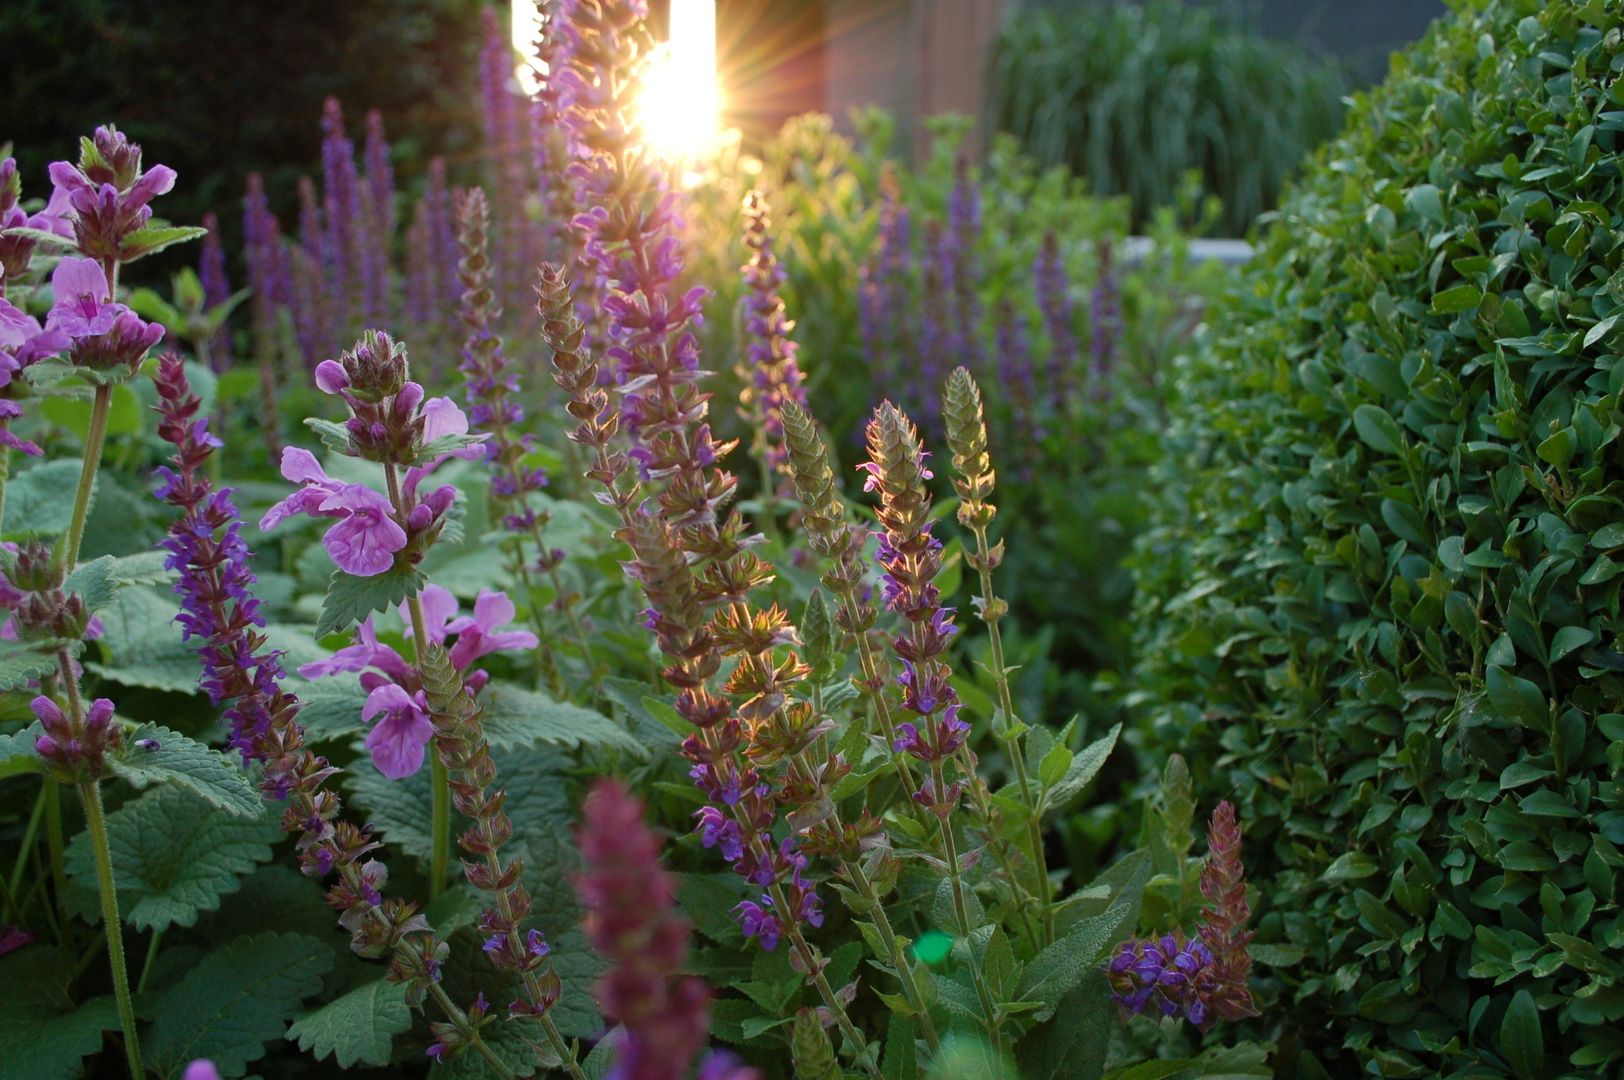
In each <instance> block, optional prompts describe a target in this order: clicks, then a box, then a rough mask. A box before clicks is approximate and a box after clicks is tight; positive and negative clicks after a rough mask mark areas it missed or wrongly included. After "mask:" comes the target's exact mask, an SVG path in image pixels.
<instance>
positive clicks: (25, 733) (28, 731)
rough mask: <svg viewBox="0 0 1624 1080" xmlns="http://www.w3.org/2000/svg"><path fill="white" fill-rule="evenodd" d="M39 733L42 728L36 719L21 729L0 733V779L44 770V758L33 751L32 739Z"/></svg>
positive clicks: (36, 737) (37, 736)
mask: <svg viewBox="0 0 1624 1080" xmlns="http://www.w3.org/2000/svg"><path fill="white" fill-rule="evenodd" d="M41 734H42V729H41V728H40V726H39V722H38V721H37V720H36V721H35V722H34V723H32V724H29V725H28V726H27V727H25V728H23V729H22V730H21V731H13V732H12V733H11V734H9V735H0V780H4V779H5V778H6V777H8V776H21V775H22V774H23V773H37V772H44V771H45V762H44V760H43V759H41V758H40V756H39V754H37V753H36V752H35V751H34V740H35V739H38V738H39V737H40V735H41Z"/></svg>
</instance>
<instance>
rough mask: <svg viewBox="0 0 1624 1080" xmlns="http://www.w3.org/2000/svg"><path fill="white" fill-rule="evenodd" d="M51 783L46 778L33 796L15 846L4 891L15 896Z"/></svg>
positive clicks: (43, 812)
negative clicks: (14, 860)
mask: <svg viewBox="0 0 1624 1080" xmlns="http://www.w3.org/2000/svg"><path fill="white" fill-rule="evenodd" d="M51 783H52V781H51V779H50V777H46V778H45V780H44V781H43V782H42V783H41V784H40V788H39V794H38V795H36V796H34V809H33V810H32V811H30V812H29V815H28V825H27V826H26V827H25V828H24V829H23V840H22V843H21V844H19V845H18V846H17V861H16V862H15V863H13V864H12V867H11V880H10V881H8V882H7V883H6V891H7V892H9V893H10V894H11V895H12V896H16V895H17V892H18V890H20V889H21V888H22V887H23V871H24V870H26V869H27V868H28V857H29V856H30V855H32V854H33V853H34V840H35V838H36V837H38V836H39V826H40V822H42V821H44V820H45V789H46V788H47V787H48V786H50V784H51ZM22 915H23V913H22V908H20V907H19V908H18V909H17V912H16V916H15V917H16V919H17V921H18V922H19V923H20V922H22Z"/></svg>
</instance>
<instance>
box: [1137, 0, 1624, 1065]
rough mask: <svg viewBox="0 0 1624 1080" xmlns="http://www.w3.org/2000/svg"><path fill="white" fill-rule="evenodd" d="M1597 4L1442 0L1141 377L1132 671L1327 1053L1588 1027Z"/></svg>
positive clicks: (1416, 1052) (1558, 1034) (1601, 472)
mask: <svg viewBox="0 0 1624 1080" xmlns="http://www.w3.org/2000/svg"><path fill="white" fill-rule="evenodd" d="M1621 34H1624V26H1621V16H1620V13H1619V8H1618V7H1617V5H1615V4H1612V3H1604V2H1603V0H1588V2H1585V3H1581V2H1579V0H1549V2H1546V0H1485V2H1481V3H1459V4H1457V5H1456V10H1455V11H1454V13H1453V14H1452V15H1451V16H1450V17H1448V18H1446V19H1445V20H1443V21H1442V22H1441V23H1440V24H1438V25H1436V26H1435V27H1434V28H1433V30H1432V32H1431V33H1430V34H1429V36H1428V37H1427V38H1426V39H1425V40H1424V41H1423V42H1422V43H1420V44H1419V45H1418V46H1416V47H1415V48H1414V49H1413V50H1412V51H1410V52H1409V53H1408V54H1406V55H1402V56H1400V57H1398V58H1397V59H1396V60H1395V61H1394V62H1393V67H1392V72H1391V76H1390V77H1389V79H1388V81H1387V82H1386V83H1385V84H1384V85H1382V86H1381V87H1379V88H1378V89H1376V90H1374V91H1373V92H1371V93H1370V94H1369V95H1359V96H1357V97H1356V99H1355V103H1354V106H1353V108H1352V112H1351V115H1350V119H1349V124H1348V126H1347V129H1346V131H1345V132H1344V134H1342V135H1341V136H1340V137H1339V138H1338V139H1337V140H1336V141H1334V142H1333V143H1331V144H1330V145H1328V146H1327V147H1325V148H1323V149H1322V150H1321V151H1320V152H1319V154H1318V156H1317V157H1316V158H1315V160H1314V162H1313V164H1312V167H1311V168H1310V170H1309V171H1308V174H1307V176H1306V177H1305V178H1304V179H1303V181H1302V182H1301V185H1300V187H1299V189H1298V190H1295V191H1293V192H1291V193H1290V194H1289V196H1288V197H1287V198H1286V200H1285V202H1284V205H1283V207H1282V210H1281V214H1280V220H1279V222H1278V223H1277V224H1276V225H1274V226H1273V227H1272V228H1271V229H1270V230H1269V231H1268V233H1267V235H1266V236H1265V237H1264V246H1263V249H1262V251H1261V253H1260V254H1259V256H1258V258H1257V260H1256V264H1255V266H1254V268H1253V270H1252V271H1251V273H1250V274H1249V276H1248V279H1247V284H1246V286H1245V287H1244V288H1243V289H1242V290H1241V294H1240V295H1239V296H1237V297H1236V298H1235V302H1234V304H1233V307H1232V309H1231V310H1230V311H1228V313H1227V314H1226V315H1225V316H1224V317H1222V318H1221V319H1219V320H1217V322H1216V325H1215V327H1214V329H1213V332H1212V334H1211V337H1210V348H1206V349H1204V350H1202V351H1201V352H1200V353H1199V355H1197V356H1195V357H1193V358H1190V359H1189V360H1187V361H1184V362H1183V366H1182V370H1181V371H1180V373H1179V375H1178V376H1177V378H1178V379H1179V380H1180V384H1181V385H1180V391H1179V392H1178V393H1176V394H1174V395H1173V396H1174V397H1175V398H1177V399H1179V400H1182V401H1184V402H1186V403H1188V404H1187V407H1186V408H1185V410H1184V411H1183V415H1182V416H1181V417H1179V418H1177V419H1176V421H1175V423H1174V426H1173V431H1172V433H1171V435H1170V445H1169V455H1170V456H1169V460H1168V463H1167V466H1166V470H1165V476H1164V480H1165V481H1166V483H1167V488H1166V490H1165V491H1164V494H1163V500H1162V503H1161V507H1160V510H1159V514H1158V517H1159V520H1158V523H1157V525H1156V526H1155V527H1154V528H1153V530H1152V531H1151V532H1150V533H1149V534H1148V535H1147V537H1146V539H1145V540H1144V541H1143V542H1142V543H1141V545H1140V548H1139V552H1138V554H1137V559H1138V576H1139V585H1140V587H1141V590H1142V591H1141V594H1140V597H1139V600H1138V619H1137V624H1138V629H1139V644H1140V655H1141V656H1142V658H1143V659H1142V661H1141V666H1140V670H1139V673H1138V674H1139V676H1140V678H1139V690H1140V694H1141V696H1140V697H1138V698H1136V699H1133V700H1134V702H1135V703H1136V704H1138V705H1139V706H1141V707H1142V710H1143V713H1144V715H1145V716H1147V717H1148V718H1149V726H1148V728H1147V734H1148V736H1149V741H1151V742H1153V743H1155V744H1157V745H1159V746H1161V747H1176V748H1178V749H1180V750H1181V751H1182V752H1184V753H1185V754H1186V755H1188V756H1189V758H1190V760H1191V761H1192V762H1193V763H1195V764H1196V765H1197V766H1198V767H1199V768H1198V771H1197V782H1198V788H1204V790H1198V793H1197V799H1198V800H1206V799H1208V798H1210V797H1212V796H1213V795H1214V794H1228V795H1230V797H1232V798H1237V799H1238V800H1239V803H1240V805H1241V817H1242V819H1243V820H1244V821H1245V822H1246V823H1247V829H1248V836H1249V839H1250V838H1251V837H1256V840H1257V843H1256V847H1255V849H1254V851H1253V855H1252V858H1253V859H1254V860H1255V861H1254V862H1253V863H1252V865H1251V866H1249V872H1251V873H1254V874H1255V875H1256V879H1257V880H1258V882H1259V895H1258V901H1259V907H1260V909H1261V911H1262V921H1261V928H1260V933H1259V940H1260V941H1262V942H1274V943H1282V944H1285V945H1287V946H1289V947H1288V948H1285V949H1279V948H1276V949H1272V950H1267V951H1268V952H1269V957H1270V959H1272V960H1275V961H1277V962H1278V963H1279V965H1280V966H1278V967H1276V968H1275V978H1277V979H1278V982H1277V983H1276V984H1275V996H1276V997H1277V999H1278V1000H1277V1002H1276V1004H1275V1006H1274V1009H1273V1017H1274V1019H1275V1021H1276V1022H1277V1023H1278V1024H1279V1026H1280V1029H1281V1030H1282V1031H1283V1032H1285V1033H1287V1034H1288V1035H1295V1036H1296V1037H1298V1038H1300V1039H1301V1042H1302V1045H1303V1046H1304V1047H1305V1048H1306V1049H1308V1050H1312V1051H1314V1052H1315V1053H1316V1054H1317V1055H1319V1056H1320V1057H1321V1058H1322V1060H1324V1061H1325V1062H1326V1064H1327V1068H1328V1069H1329V1071H1330V1072H1331V1073H1333V1074H1334V1075H1349V1073H1350V1071H1351V1065H1350V1058H1356V1059H1358V1060H1359V1061H1360V1062H1362V1063H1363V1064H1364V1066H1365V1068H1367V1069H1369V1070H1371V1071H1373V1072H1376V1073H1379V1074H1381V1075H1389V1076H1420V1075H1428V1076H1437V1075H1451V1076H1503V1075H1516V1076H1522V1077H1530V1076H1547V1075H1551V1076H1554V1075H1570V1076H1571V1075H1587V1076H1594V1075H1602V1073H1603V1071H1604V1070H1610V1069H1616V1068H1617V1067H1618V1064H1617V1063H1618V1060H1619V1058H1620V1056H1621V1054H1624V1036H1621V1032H1624V1027H1621V1026H1620V1025H1621V1021H1624V986H1620V985H1619V984H1620V981H1621V980H1620V976H1621V975H1624V964H1621V962H1620V959H1619V958H1620V955H1621V950H1624V916H1621V915H1620V909H1619V899H1620V896H1621V894H1624V857H1621V855H1620V848H1621V847H1624V786H1621V784H1620V780H1619V777H1620V770H1621V767H1624V715H1620V714H1621V713H1624V700H1621V695H1624V681H1621V679H1620V675H1619V673H1620V672H1621V671H1624V653H1621V651H1620V640H1619V635H1620V632H1621V631H1624V621H1621V619H1620V612H1619V589H1620V584H1621V582H1624V576H1621V573H1624V552H1621V551H1620V548H1624V501H1621V494H1624V471H1621V468H1620V466H1621V452H1624V451H1621V447H1620V443H1619V433H1620V419H1621V417H1620V399H1619V393H1620V389H1621V387H1624V359H1621V355H1620V354H1621V353H1624V182H1621V167H1624V159H1621V157H1620V149H1621V147H1624V137H1621V135H1620V131H1621V130H1624V82H1621V81H1619V80H1618V73H1619V71H1620V70H1621V68H1624V51H1621V49H1620V44H1621ZM1266 996H1267V995H1266ZM1269 1011H1270V1010H1269V1007H1268V1006H1267V1005H1265V1013H1266V1014H1268V1013H1269ZM1303 1068H1305V1069H1307V1068H1308V1067H1307V1066H1306V1065H1305V1066H1303ZM1609 1074H1610V1073H1609Z"/></svg>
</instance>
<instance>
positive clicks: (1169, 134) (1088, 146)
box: [992, 0, 1348, 236]
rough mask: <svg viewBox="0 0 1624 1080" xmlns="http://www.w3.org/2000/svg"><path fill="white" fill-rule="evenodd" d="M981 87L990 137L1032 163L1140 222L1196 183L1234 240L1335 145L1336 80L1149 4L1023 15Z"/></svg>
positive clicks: (1340, 81)
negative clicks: (1324, 145)
mask: <svg viewBox="0 0 1624 1080" xmlns="http://www.w3.org/2000/svg"><path fill="white" fill-rule="evenodd" d="M992 83H993V101H992V112H993V122H994V124H995V125H996V126H997V128H998V129H999V130H1001V131H1008V132H1011V133H1012V134H1014V135H1015V136H1016V137H1017V138H1019V139H1020V141H1021V145H1022V147H1023V148H1024V149H1025V150H1026V152H1027V153H1029V154H1031V155H1032V156H1033V157H1034V158H1036V159H1037V160H1038V161H1039V162H1041V163H1043V164H1045V165H1067V166H1070V168H1071V169H1072V171H1073V172H1075V173H1076V174H1077V175H1078V176H1083V177H1087V178H1088V181H1089V183H1090V184H1091V185H1092V186H1093V188H1094V190H1096V191H1099V192H1102V193H1104V194H1106V195H1115V194H1119V193H1120V194H1126V195H1128V196H1130V197H1131V198H1132V200H1133V205H1134V207H1135V209H1136V210H1137V212H1138V214H1139V218H1138V220H1140V221H1143V220H1144V219H1145V217H1146V216H1148V215H1149V213H1150V212H1151V211H1152V210H1154V209H1155V208H1156V207H1158V206H1167V205H1169V204H1171V203H1172V202H1173V201H1174V198H1175V195H1176V193H1177V191H1178V188H1179V184H1180V180H1181V177H1182V176H1183V174H1184V172H1185V170H1187V169H1197V170H1199V171H1200V173H1201V176H1202V179H1203V181H1204V183H1205V184H1206V185H1207V190H1209V191H1211V192H1213V193H1214V194H1216V195H1217V196H1218V197H1219V198H1220V199H1221V200H1222V202H1223V207H1224V217H1223V227H1224V228H1225V229H1226V230H1227V231H1228V232H1229V233H1230V234H1231V235H1236V236H1239V235H1244V234H1245V233H1246V231H1247V230H1248V229H1249V228H1251V225H1252V221H1253V219H1254V218H1256V217H1257V215H1258V214H1259V213H1261V212H1262V211H1264V210H1268V209H1270V208H1272V207H1273V206H1274V204H1275V199H1276V196H1277V195H1278V194H1279V191H1280V185H1281V182H1282V181H1283V180H1284V179H1285V178H1286V175H1287V174H1288V173H1289V172H1290V171H1291V170H1292V169H1294V168H1296V167H1297V165H1298V163H1299V162H1300V161H1301V159H1302V157H1303V155H1304V154H1306V153H1307V152H1308V151H1309V149H1311V148H1312V147H1313V146H1315V145H1316V144H1317V143H1319V142H1320V141H1321V140H1323V139H1325V138H1328V137H1329V136H1330V135H1332V134H1333V133H1334V132H1335V131H1336V126H1337V122H1338V120H1339V119H1340V118H1341V116H1342V104H1341V97H1342V95H1343V93H1344V92H1345V91H1346V89H1347V86H1348V77H1347V75H1346V73H1345V72H1343V71H1342V69H1341V68H1340V67H1338V66H1337V65H1336V64H1335V63H1333V62H1331V61H1326V60H1321V59H1319V58H1316V57H1313V56H1310V55H1308V54H1306V53H1304V52H1303V51H1302V50H1301V49H1298V48H1296V47H1293V46H1290V45H1282V44H1279V43H1276V42H1270V41H1265V40H1263V39H1262V38H1259V37H1257V36H1255V35H1252V34H1249V33H1247V32H1246V31H1245V30H1243V29H1241V28H1240V27H1239V26H1237V25H1235V24H1234V23H1233V22H1232V21H1231V20H1230V19H1229V18H1227V17H1226V16H1224V15H1223V14H1221V13H1219V12H1215V11H1212V10H1208V9H1204V8H1199V7H1191V6H1187V5H1186V4H1184V3H1182V2H1178V0H1158V2H1156V3H1152V4H1149V5H1146V6H1140V5H1138V4H1095V3H1088V4H1083V3H1078V4H1071V5H1067V6H1066V8H1065V9H1064V10H1051V9H1043V8H1034V9H1031V10H1028V11H1025V12H1023V13H1021V14H1020V15H1018V16H1017V17H1015V18H1013V19H1011V20H1010V22H1009V24H1008V26H1007V27H1006V28H1005V30H1004V32H1003V34H1002V36H1001V37H1000V39H999V41H998V45H997V49H996V54H995V59H994V74H993V80H992Z"/></svg>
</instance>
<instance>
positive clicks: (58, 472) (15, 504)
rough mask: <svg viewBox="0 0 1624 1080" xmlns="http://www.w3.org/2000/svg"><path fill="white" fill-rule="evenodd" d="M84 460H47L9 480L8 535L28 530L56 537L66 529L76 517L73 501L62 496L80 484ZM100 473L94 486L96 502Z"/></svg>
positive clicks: (7, 497)
mask: <svg viewBox="0 0 1624 1080" xmlns="http://www.w3.org/2000/svg"><path fill="white" fill-rule="evenodd" d="M81 468H83V465H82V463H80V462H79V461H75V460H72V459H61V460H55V461H47V462H44V463H43V464H40V465H35V466H34V467H33V468H31V469H25V470H23V471H22V472H19V473H17V474H16V475H14V476H13V477H12V478H11V479H10V480H9V481H8V482H7V483H6V525H5V535H6V536H8V537H23V536H26V535H28V534H29V533H39V534H40V535H42V536H55V535H56V534H58V533H62V532H66V531H67V528H68V522H69V521H70V520H71V519H72V517H73V500H72V499H71V498H63V492H72V491H73V490H74V489H75V488H76V487H78V485H79V471H80V469H81ZM99 487H101V478H100V477H99V476H98V477H97V479H96V482H95V483H94V484H93V485H92V487H91V500H92V505H94V500H95V493H96V489H97V488H99Z"/></svg>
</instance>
